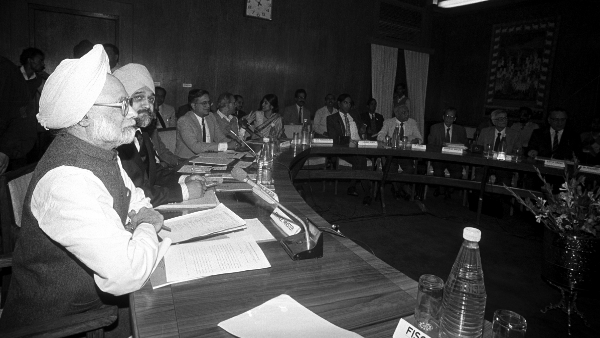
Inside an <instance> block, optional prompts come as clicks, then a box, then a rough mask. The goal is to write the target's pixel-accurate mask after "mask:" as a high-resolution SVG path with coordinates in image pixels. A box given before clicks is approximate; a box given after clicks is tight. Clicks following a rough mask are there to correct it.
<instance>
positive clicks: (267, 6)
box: [246, 0, 273, 20]
mask: <svg viewBox="0 0 600 338" xmlns="http://www.w3.org/2000/svg"><path fill="white" fill-rule="evenodd" d="M272 5H273V0H246V16H249V17H253V18H258V19H265V20H271V15H272V14H273V6H272Z"/></svg>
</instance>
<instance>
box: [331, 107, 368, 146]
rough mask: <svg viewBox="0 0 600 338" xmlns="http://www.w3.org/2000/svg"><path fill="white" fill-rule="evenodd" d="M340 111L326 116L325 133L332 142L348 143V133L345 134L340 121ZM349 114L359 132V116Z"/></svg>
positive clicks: (342, 123)
mask: <svg viewBox="0 0 600 338" xmlns="http://www.w3.org/2000/svg"><path fill="white" fill-rule="evenodd" d="M340 114H341V113H336V114H331V115H329V116H327V135H329V138H332V139H333V143H334V144H348V143H350V135H346V128H345V126H344V122H343V121H342V117H341V116H340ZM350 116H351V117H352V119H353V120H354V123H355V124H356V127H357V130H358V131H359V133H360V126H362V122H361V119H360V117H359V116H355V115H353V114H352V113H350Z"/></svg>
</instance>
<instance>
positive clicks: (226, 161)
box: [190, 154, 235, 166]
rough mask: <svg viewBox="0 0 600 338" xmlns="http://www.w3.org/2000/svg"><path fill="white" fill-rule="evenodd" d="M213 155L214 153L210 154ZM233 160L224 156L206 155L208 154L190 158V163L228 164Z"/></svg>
mask: <svg viewBox="0 0 600 338" xmlns="http://www.w3.org/2000/svg"><path fill="white" fill-rule="evenodd" d="M211 155H214V154H211ZM233 161H235V159H234V158H226V157H216V156H215V157H213V156H211V157H208V156H198V157H194V158H192V159H190V162H192V163H201V164H211V165H220V166H223V165H225V166H226V165H229V163H231V162H233Z"/></svg>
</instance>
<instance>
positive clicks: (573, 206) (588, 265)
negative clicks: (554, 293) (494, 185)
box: [505, 160, 600, 290]
mask: <svg viewBox="0 0 600 338" xmlns="http://www.w3.org/2000/svg"><path fill="white" fill-rule="evenodd" d="M568 167H569V166H567V165H566V164H565V171H564V178H565V182H564V183H563V184H562V186H561V187H560V189H559V193H558V194H553V193H552V190H553V189H552V186H551V185H550V184H549V183H548V182H546V180H545V179H544V178H543V177H542V175H541V173H540V171H539V170H538V169H537V168H535V170H536V171H537V173H538V176H539V177H540V179H541V180H542V181H543V183H544V186H543V188H542V191H544V197H538V196H535V195H533V194H532V196H531V197H530V198H528V199H526V200H523V199H522V198H521V197H519V196H518V195H517V194H516V193H515V192H514V191H513V190H512V189H511V188H509V187H506V186H505V188H506V189H508V190H509V191H510V192H511V193H512V195H513V196H514V197H515V198H516V199H517V200H518V201H519V202H520V203H521V204H523V205H524V206H525V207H527V209H528V210H529V211H530V212H531V213H533V215H534V216H535V219H536V221H537V222H538V223H542V224H544V226H545V231H544V242H543V245H544V252H543V257H544V262H543V265H542V276H543V277H544V278H546V279H547V280H549V281H550V282H552V283H553V284H557V286H561V287H564V288H566V289H569V290H575V289H579V290H586V289H590V288H591V287H593V286H595V285H597V283H598V282H600V278H599V273H598V271H599V269H598V262H599V261H600V240H599V238H600V186H598V187H595V188H587V187H586V185H585V176H583V175H580V174H579V166H578V163H577V160H575V163H574V165H573V172H572V174H569V169H568Z"/></svg>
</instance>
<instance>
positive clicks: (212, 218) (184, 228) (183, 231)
mask: <svg viewBox="0 0 600 338" xmlns="http://www.w3.org/2000/svg"><path fill="white" fill-rule="evenodd" d="M165 225H166V226H168V227H169V228H171V231H165V230H161V231H160V233H159V236H160V237H161V238H170V239H171V240H172V241H173V243H179V242H182V241H187V240H192V239H201V238H202V237H206V236H211V235H215V234H220V233H227V232H231V231H236V230H241V229H243V228H245V226H246V222H245V221H244V220H243V219H242V218H240V216H238V215H237V214H236V213H235V212H233V211H231V210H230V209H229V208H228V207H226V206H225V205H224V204H219V205H218V206H216V207H215V208H213V209H209V210H202V211H197V212H193V213H191V214H187V215H183V216H179V217H175V218H171V219H168V220H166V221H165Z"/></svg>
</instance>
